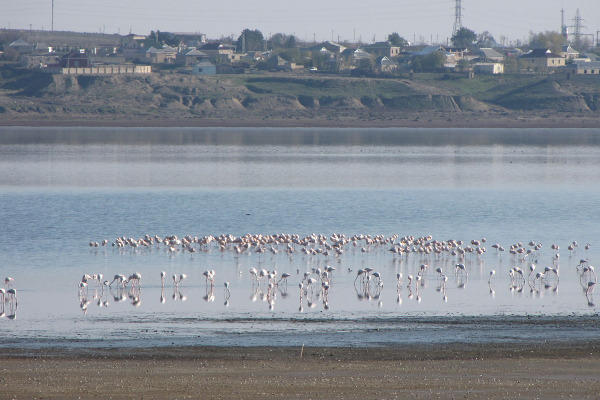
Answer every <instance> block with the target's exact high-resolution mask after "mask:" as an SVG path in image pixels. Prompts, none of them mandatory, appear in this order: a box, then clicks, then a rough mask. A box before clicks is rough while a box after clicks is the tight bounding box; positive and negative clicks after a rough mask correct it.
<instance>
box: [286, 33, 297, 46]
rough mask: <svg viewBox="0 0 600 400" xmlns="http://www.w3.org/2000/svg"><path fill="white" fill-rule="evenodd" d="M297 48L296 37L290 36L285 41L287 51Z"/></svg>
mask: <svg viewBox="0 0 600 400" xmlns="http://www.w3.org/2000/svg"><path fill="white" fill-rule="evenodd" d="M296 47H297V43H296V37H295V36H294V35H290V36H289V37H288V38H287V40H286V41H285V48H286V49H293V48H296Z"/></svg>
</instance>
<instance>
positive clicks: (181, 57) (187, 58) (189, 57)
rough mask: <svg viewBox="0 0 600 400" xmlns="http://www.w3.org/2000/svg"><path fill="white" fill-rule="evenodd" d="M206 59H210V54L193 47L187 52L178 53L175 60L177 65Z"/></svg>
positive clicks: (192, 63)
mask: <svg viewBox="0 0 600 400" xmlns="http://www.w3.org/2000/svg"><path fill="white" fill-rule="evenodd" d="M204 60H208V54H206V53H204V52H202V51H200V50H197V49H191V50H189V51H188V52H187V53H178V54H177V56H176V59H175V62H176V63H177V65H184V66H189V65H195V64H198V63H199V62H201V61H204Z"/></svg>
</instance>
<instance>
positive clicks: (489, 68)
mask: <svg viewBox="0 0 600 400" xmlns="http://www.w3.org/2000/svg"><path fill="white" fill-rule="evenodd" d="M473 71H474V72H475V73H476V74H480V75H498V74H503V73H504V64H501V63H476V64H474V65H473Z"/></svg>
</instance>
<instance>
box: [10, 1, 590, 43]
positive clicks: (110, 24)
mask: <svg viewBox="0 0 600 400" xmlns="http://www.w3.org/2000/svg"><path fill="white" fill-rule="evenodd" d="M51 3H52V0H0V27H2V28H23V29H29V28H30V26H31V28H32V29H49V28H50V24H51ZM454 6H455V0H371V1H368V2H367V1H347V0H346V1H343V0H303V1H285V0H254V1H247V0H246V1H241V0H219V1H200V0H168V1H166V0H54V29H55V30H71V31H81V32H105V33H121V34H127V33H129V32H133V33H138V34H147V33H148V32H150V30H157V29H158V30H161V31H170V32H201V33H205V34H206V35H207V36H208V37H209V38H215V39H218V38H221V37H224V36H225V37H226V36H232V35H233V36H235V37H236V38H237V37H238V36H239V34H240V32H241V31H242V29H244V28H251V29H259V30H260V31H261V32H263V34H264V35H265V36H266V37H269V36H270V35H272V34H274V33H277V32H283V33H289V34H294V35H296V36H297V37H299V38H300V39H301V40H309V41H312V40H313V38H314V39H316V40H318V41H321V40H331V39H332V38H333V40H336V41H337V40H338V38H339V39H340V40H349V41H353V40H359V39H360V40H361V41H362V42H367V43H368V42H371V41H373V39H375V40H377V41H379V40H384V39H385V38H386V37H387V35H388V34H389V33H391V32H398V33H399V34H400V35H401V36H403V37H405V38H406V39H407V40H409V41H411V42H413V41H415V39H416V42H420V41H425V42H430V41H431V40H432V39H433V42H436V43H445V42H446V39H447V38H448V37H449V36H451V34H452V25H453V23H454ZM462 8H463V10H462V14H463V21H462V22H463V26H465V27H468V28H470V29H472V30H474V31H475V32H477V33H479V32H482V31H485V30H487V31H489V32H491V33H492V34H493V35H494V37H495V38H496V40H497V41H500V38H501V37H502V36H504V37H506V38H507V42H508V41H514V40H516V39H520V40H524V39H527V37H528V36H529V33H530V32H541V31H547V30H559V29H560V10H561V8H564V9H565V18H566V23H567V25H571V24H572V19H573V18H574V16H575V12H576V9H577V8H579V9H580V11H581V16H582V17H583V18H584V22H583V25H585V26H586V28H585V30H584V32H586V33H593V34H594V35H595V33H596V31H597V30H600V0H570V1H569V0H462Z"/></svg>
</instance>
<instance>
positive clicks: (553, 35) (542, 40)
mask: <svg viewBox="0 0 600 400" xmlns="http://www.w3.org/2000/svg"><path fill="white" fill-rule="evenodd" d="M564 42H565V39H564V37H563V36H562V35H561V34H560V33H558V32H553V31H546V32H540V33H533V32H531V33H530V34H529V45H528V47H529V48H530V49H550V50H551V51H552V52H553V53H560V51H561V47H562V45H563V44H564Z"/></svg>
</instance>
